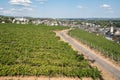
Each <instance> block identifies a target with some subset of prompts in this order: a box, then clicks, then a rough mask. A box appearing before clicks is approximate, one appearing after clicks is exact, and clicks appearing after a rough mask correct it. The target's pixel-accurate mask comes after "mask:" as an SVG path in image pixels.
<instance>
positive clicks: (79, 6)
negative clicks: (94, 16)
mask: <svg viewBox="0 0 120 80" xmlns="http://www.w3.org/2000/svg"><path fill="white" fill-rule="evenodd" d="M77 8H79V9H86V8H88V7H84V6H81V5H78V6H77Z"/></svg>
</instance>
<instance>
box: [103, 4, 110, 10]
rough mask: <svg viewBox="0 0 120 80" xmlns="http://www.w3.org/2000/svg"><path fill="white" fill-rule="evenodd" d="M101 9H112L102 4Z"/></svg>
mask: <svg viewBox="0 0 120 80" xmlns="http://www.w3.org/2000/svg"><path fill="white" fill-rule="evenodd" d="M101 8H104V9H112V7H111V6H110V5H108V4H103V5H101Z"/></svg>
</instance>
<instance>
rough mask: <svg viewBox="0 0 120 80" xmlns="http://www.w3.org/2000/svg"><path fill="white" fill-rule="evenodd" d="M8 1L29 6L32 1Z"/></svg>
mask: <svg viewBox="0 0 120 80" xmlns="http://www.w3.org/2000/svg"><path fill="white" fill-rule="evenodd" d="M9 3H10V4H12V5H20V6H30V4H31V3H32V2H31V1H30V0H10V1H9Z"/></svg>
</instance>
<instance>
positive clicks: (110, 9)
mask: <svg viewBox="0 0 120 80" xmlns="http://www.w3.org/2000/svg"><path fill="white" fill-rule="evenodd" d="M100 7H101V8H103V9H105V11H106V12H107V13H112V14H113V13H115V12H114V10H113V9H112V7H111V6H110V5H108V4H103V5H101V6H100Z"/></svg>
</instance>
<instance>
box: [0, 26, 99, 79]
mask: <svg viewBox="0 0 120 80" xmlns="http://www.w3.org/2000/svg"><path fill="white" fill-rule="evenodd" d="M65 28H66V27H59V26H58V27H55V26H54V27H50V26H45V25H38V26H36V25H29V24H28V25H20V24H19V25H18V24H0V76H41V75H43V76H67V77H79V78H82V77H92V78H94V79H96V78H98V77H100V72H99V71H98V69H97V68H96V67H91V66H90V65H89V63H88V61H87V60H86V59H84V56H83V55H78V54H77V52H76V51H74V50H73V49H72V48H71V47H70V46H69V45H68V43H64V42H63V41H60V38H59V37H56V34H55V33H54V32H53V30H61V29H65Z"/></svg>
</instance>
